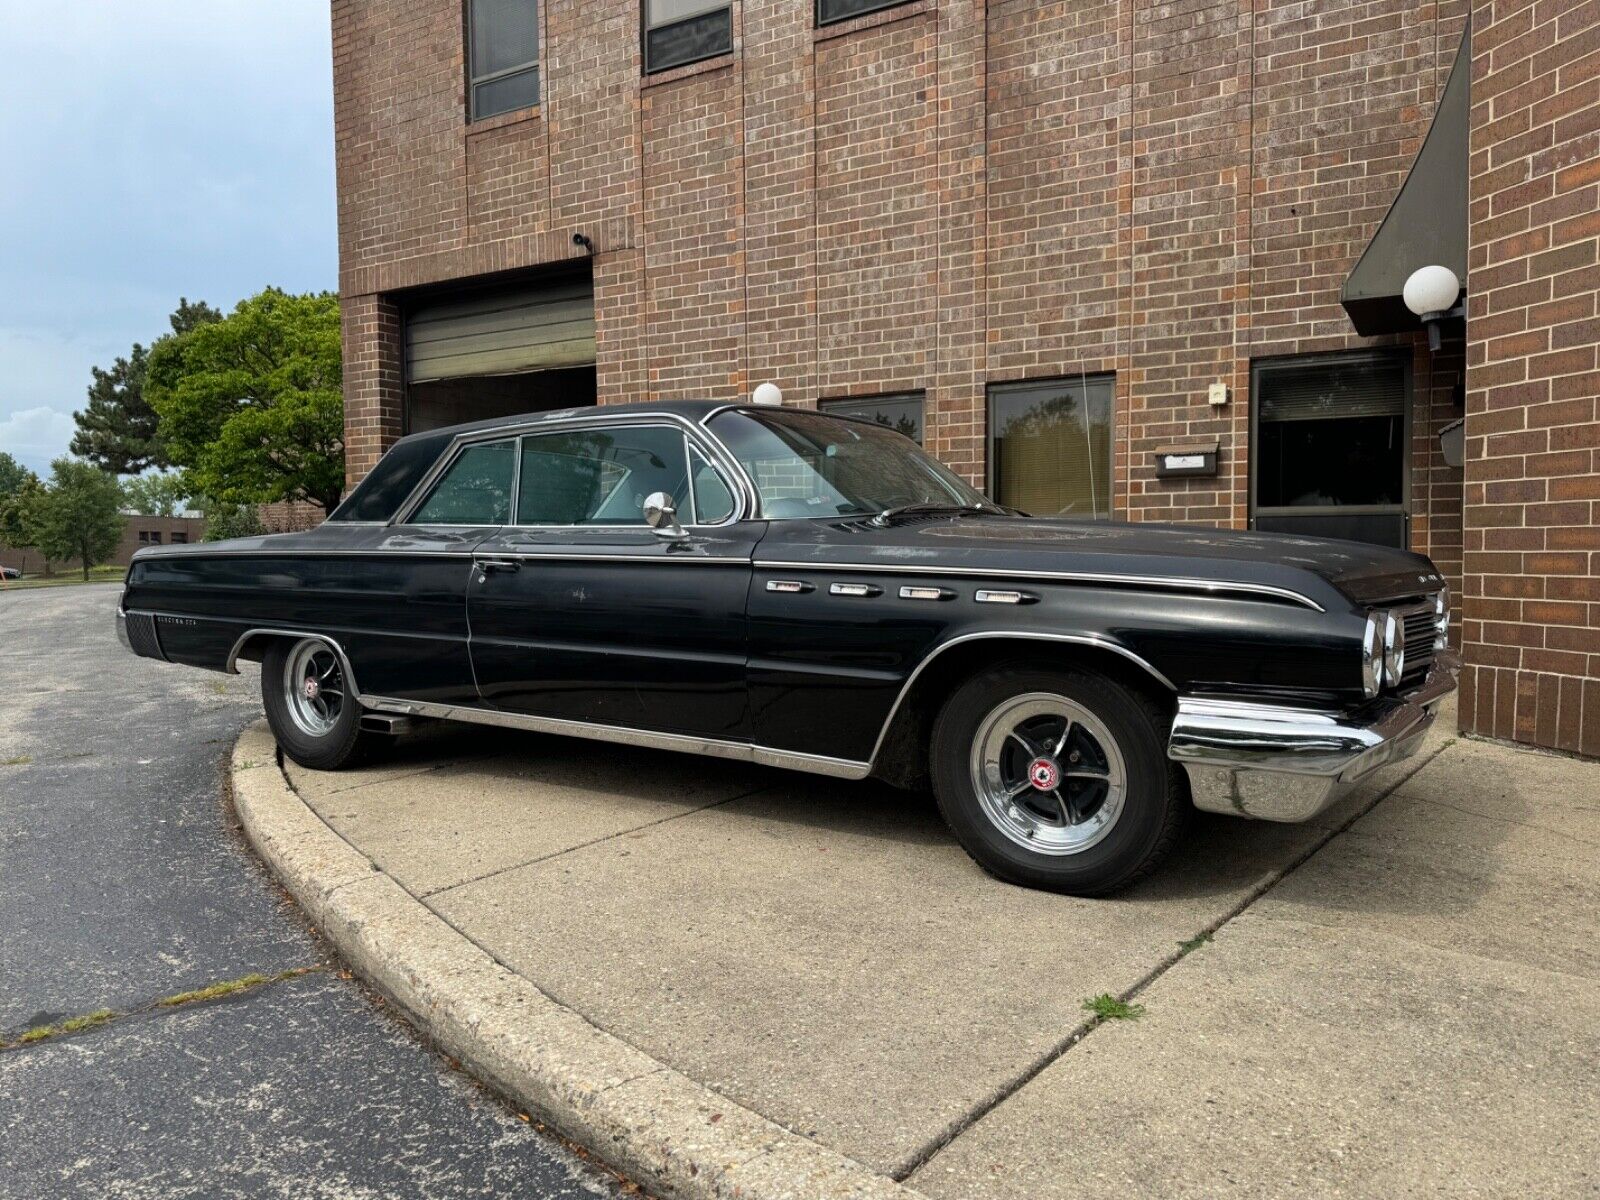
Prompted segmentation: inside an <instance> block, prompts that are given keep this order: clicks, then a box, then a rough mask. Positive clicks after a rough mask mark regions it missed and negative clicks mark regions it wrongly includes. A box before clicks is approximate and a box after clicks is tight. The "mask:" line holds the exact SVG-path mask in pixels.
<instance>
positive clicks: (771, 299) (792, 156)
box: [334, 0, 1468, 525]
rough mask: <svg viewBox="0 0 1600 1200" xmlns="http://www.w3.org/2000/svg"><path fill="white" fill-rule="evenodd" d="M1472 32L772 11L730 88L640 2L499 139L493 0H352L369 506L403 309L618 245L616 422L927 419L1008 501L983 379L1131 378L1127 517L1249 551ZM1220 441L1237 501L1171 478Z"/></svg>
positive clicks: (1442, 23)
mask: <svg viewBox="0 0 1600 1200" xmlns="http://www.w3.org/2000/svg"><path fill="white" fill-rule="evenodd" d="M1467 3H1468V0H1435V2H1433V3H1429V4H1426V5H1417V4H1414V3H1412V2H1411V0H1364V2H1358V0H1340V2H1337V3H1329V4H1324V5H1307V4H1305V3H1304V2H1303V0H1292V2H1291V0H1248V2H1247V0H1223V2H1219V0H1174V2H1171V3H1164V4H1159V5H1158V4H1155V3H1152V2H1150V0H1099V2H1087V3H1086V2H1083V0H1056V2H1054V3H1041V2H1039V0H988V2H987V3H982V2H978V0H913V2H912V3H909V4H905V5H902V6H900V7H897V8H894V9H890V10H887V11H885V12H881V13H876V14H870V15H868V16H866V17H862V18H858V19H857V20H854V21H851V22H846V23H842V24H840V25H836V26H832V27H829V28H826V29H821V30H819V29H815V28H813V24H812V9H811V5H810V4H809V3H807V2H806V0H773V2H771V3H765V4H759V5H757V4H746V3H743V2H740V3H735V4H734V6H733V18H734V40H735V53H734V55H733V56H732V57H731V58H728V59H720V60H715V61H713V62H710V63H704V64H696V65H693V66H690V67H686V68H680V69H679V70H677V71H674V72H669V73H667V74H665V75H660V76H655V77H652V78H650V79H648V80H642V79H641V78H640V75H639V52H638V36H637V30H638V26H637V19H638V8H637V2H636V0H590V2H587V3H583V4H579V3H577V0H550V2H549V3H547V4H546V5H545V9H544V14H543V16H544V28H543V38H544V47H543V62H544V77H543V101H542V103H541V104H540V105H539V106H538V107H537V108H535V109H531V110H528V111H525V112H522V113H514V114H506V115H504V116H501V117H496V118H493V119H491V120H489V121H486V122H479V123H476V124H472V125H469V124H468V123H467V122H466V119H465V86H464V73H465V63H464V59H463V47H462V39H461V29H460V23H461V10H460V5H459V3H457V0H394V2H391V3H385V4H378V3H376V0H335V3H334V48H335V55H334V66H335V87H336V93H337V98H338V99H337V104H336V120H337V125H338V153H339V164H340V194H341V202H340V214H341V220H340V240H341V256H342V270H341V279H342V290H343V293H344V296H345V304H346V309H347V311H346V332H347V338H348V339H349V341H350V343H351V345H350V353H351V358H352V365H353V368H354V369H353V370H352V371H351V373H350V374H351V382H350V384H349V390H350V396H351V399H352V406H351V408H352V416H351V420H352V443H353V444H352V448H351V454H350V463H351V474H352V477H354V476H358V475H360V474H361V473H363V472H364V471H365V470H366V469H367V468H368V467H369V466H370V464H371V462H372V461H374V460H375V457H376V455H377V454H378V453H379V452H381V449H382V448H383V447H384V446H385V445H387V444H388V442H389V441H390V440H392V439H393V438H394V437H395V436H397V435H398V432H399V426H398V407H399V405H400V403H401V398H400V395H399V393H398V392H397V390H396V389H397V388H398V380H397V376H396V374H395V373H396V372H397V371H398V362H397V358H396V352H394V351H392V350H376V349H373V348H372V347H371V346H370V344H369V343H370V342H372V341H373V340H376V339H385V338H394V337H397V336H398V335H397V333H396V332H395V331H394V329H393V328H392V326H391V324H390V321H391V320H392V319H393V313H392V311H385V308H384V302H382V301H380V300H379V299H378V297H379V296H380V295H383V294H387V293H390V292H392V291H394V290H395V289H398V288H405V287H411V286H416V285H418V284H423V283H432V282H438V281H443V280H450V279H456V278H465V277H470V276H476V275H481V274H486V273H491V272H496V271H505V270H511V269H515V268H520V267H531V266H535V265H539V264H542V263H549V262H552V261H555V260H558V259H560V258H563V257H570V256H571V255H572V254H573V253H574V251H573V249H572V247H571V244H570V238H571V234H572V233H573V232H576V231H579V230H582V231H583V232H586V233H588V234H589V235H590V236H591V237H592V238H594V239H595V240H596V242H597V244H598V246H599V248H600V256H599V259H598V261H597V262H596V264H595V281H596V294H597V319H598V323H599V331H598V342H599V358H600V361H599V375H600V390H601V395H602V398H603V399H606V398H614V399H638V398H644V397H648V396H651V395H660V394H669V393H670V394H687V393H694V394H705V395H713V396H720V395H740V394H744V393H746V392H748V390H749V388H750V387H751V386H753V385H754V384H755V383H758V382H761V381H763V380H766V379H774V380H776V381H777V382H779V383H780V384H781V385H782V386H783V387H784V388H785V391H786V393H787V394H788V395H789V396H790V397H791V398H792V399H793V400H794V401H796V402H800V403H807V402H812V401H814V400H815V399H817V398H819V397H820V398H827V397H834V396H847V395H865V394H871V393H875V392H883V391H894V390H905V389H924V390H926V391H927V393H928V413H927V424H928V444H929V445H930V447H931V448H933V449H934V451H935V452H936V453H938V454H939V455H940V456H941V457H943V458H945V459H946V460H947V461H949V462H951V463H952V464H953V465H954V466H956V467H957V468H958V469H959V470H961V471H962V472H963V473H965V474H966V475H968V477H970V478H972V479H974V480H980V481H981V480H982V478H983V475H984V468H985V464H984V461H983V457H984V426H985V421H984V410H985V398H984V387H985V384H987V383H989V382H999V381H1005V380H1013V379H1021V378H1030V377H1046V376H1051V375H1069V374H1076V373H1079V372H1100V371H1115V372H1116V375H1117V394H1118V406H1119V412H1118V423H1117V431H1118V437H1117V447H1116V452H1117V464H1118V466H1117V480H1116V493H1117V510H1118V511H1119V512H1120V513H1124V514H1127V515H1131V516H1135V517H1151V518H1155V517H1164V518H1175V519H1183V520H1192V521H1205V522H1212V523H1219V524H1232V525H1242V524H1244V523H1245V521H1246V519H1247V515H1248V514H1247V507H1246V491H1245V483H1246V480H1247V478H1248V461H1247V429H1248V404H1247V396H1248V378H1249V361H1250V359H1251V357H1252V356H1256V355H1261V354H1269V353H1270V354H1281V353H1293V352H1298V351H1302V350H1313V349H1316V350H1325V349H1330V348H1336V347H1340V346H1353V345H1357V344H1361V343H1360V340H1359V339H1357V338H1355V337H1354V336H1353V335H1352V334H1351V333H1350V331H1349V326H1348V323H1347V322H1346V321H1345V320H1344V318H1343V315H1342V313H1341V312H1340V310H1339V309H1338V306H1337V293H1338V284H1339V282H1340V280H1341V279H1342V278H1343V275H1344V272H1345V271H1346V270H1347V269H1348V267H1349V265H1350V264H1351V263H1352V262H1353V261H1354V258H1355V257H1356V255H1357V254H1359V252H1360V250H1361V248H1362V247H1363V246H1364V244H1365V241H1366V239H1367V237H1368V236H1369V235H1370V233H1371V231H1372V229H1373V228H1374V227H1375V225H1376V223H1377V221H1378V220H1379V219H1380V218H1381V216H1382V214H1383V211H1384V209H1385V208H1386V206H1387V204H1388V201H1389V199H1390V198H1392V196H1393V193H1394V191H1395V189H1396V188H1397V187H1398V186H1399V183H1400V180H1401V179H1402V178H1403V176H1404V173H1405V170H1406V168H1407V167H1408V166H1409V163H1410V160H1411V156H1412V155H1413V154H1414V153H1415V150H1416V147H1417V146H1418V145H1419V144H1420V141H1421V138H1422V136H1423V134H1424V133H1425V132H1426V129H1427V126H1428V122H1429V120H1430V119H1431V116H1432V108H1433V103H1434V100H1435V96H1436V94H1437V91H1438V88H1439V87H1440V86H1442V81H1443V79H1444V75H1445V72H1446V71H1447V70H1448V66H1449V61H1450V55H1451V54H1452V53H1453V51H1454V48H1455V45H1456V42H1457V40H1458V39H1459V36H1460V31H1461V24H1462V22H1463V21H1464V19H1465V15H1466V6H1467ZM1218 379H1220V380H1222V381H1224V382H1227V383H1229V384H1231V385H1232V387H1233V390H1234V396H1235V397H1236V399H1235V402H1234V403H1233V405H1232V406H1230V407H1229V408H1226V409H1223V410H1221V411H1220V412H1217V411H1214V410H1212V409H1210V408H1209V407H1208V406H1207V405H1206V404H1205V403H1204V396H1205V390H1206V387H1207V385H1208V384H1209V383H1211V382H1212V381H1213V380H1218ZM1189 434H1195V435H1212V436H1217V437H1218V438H1219V439H1220V440H1221V441H1222V443H1223V447H1224V448H1223V455H1222V459H1223V463H1224V470H1225V474H1224V476H1223V477H1222V478H1220V479H1217V480H1187V481H1181V482H1177V481H1159V482H1158V481H1157V480H1156V479H1155V478H1154V467H1153V461H1152V454H1151V452H1152V451H1153V449H1154V447H1156V446H1157V445H1159V444H1162V443H1165V442H1170V441H1172V440H1174V439H1175V438H1177V437H1182V436H1184V435H1189Z"/></svg>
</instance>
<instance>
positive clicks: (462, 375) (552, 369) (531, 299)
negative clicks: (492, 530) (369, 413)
mask: <svg viewBox="0 0 1600 1200" xmlns="http://www.w3.org/2000/svg"><path fill="white" fill-rule="evenodd" d="M594 364H595V346H594V283H593V278H592V276H591V274H590V273H589V270H588V268H587V264H585V267H584V269H583V271H582V273H581V274H576V273H565V274H561V275H556V276H548V275H547V276H545V277H543V278H541V279H538V280H536V281H525V282H522V283H519V284H515V285H505V284H501V285H496V286H490V287H483V286H479V287H472V288H461V289H455V290H453V291H451V292H449V293H447V294H440V293H434V294H433V295H430V296H428V297H427V298H426V299H425V300H421V301H419V302H417V303H416V304H415V305H413V306H411V307H410V309H409V310H408V312H407V315H406V429H407V431H408V432H411V433H421V432H423V431H425V430H429V429H439V428H442V427H443V426H446V425H457V424H460V423H462V422H465V421H481V420H485V419H488V418H490V417H503V416H515V415H517V414H519V413H526V412H547V411H549V410H552V409H560V408H575V407H579V406H582V405H589V404H594V403H595V401H596V399H597V397H596V387H595V365H594Z"/></svg>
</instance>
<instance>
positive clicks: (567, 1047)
mask: <svg viewBox="0 0 1600 1200" xmlns="http://www.w3.org/2000/svg"><path fill="white" fill-rule="evenodd" d="M232 778H233V794H234V803H235V806H236V807H237V809H238V812H239V818H240V820H241V821H242V822H243V823H244V829H245V833H246V835H247V836H248V837H249V839H250V841H251V843H252V844H253V845H254V846H255V848H256V850H257V851H258V852H259V853H260V855H261V856H262V858H264V859H265V860H266V862H267V864H268V866H270V867H271V868H272V871H273V873H274V874H276V875H277V876H278V878H279V879H281V880H282V881H283V883H284V885H285V886H286V887H287V888H288V889H289V891H290V892H291V893H292V894H293V895H294V897H295V898H296V899H297V900H298V901H299V902H300V904H301V905H302V906H303V907H304V908H305V910H306V911H307V912H308V913H309V914H310V916H311V918H312V920H313V921H314V922H315V923H316V924H317V925H318V927H319V928H320V929H321V930H322V932H323V934H324V935H326V936H327V938H328V940H329V941H331V942H332V943H333V944H334V945H335V946H336V947H337V948H338V949H339V952H340V953H341V954H342V955H343V956H344V957H345V958H346V959H347V960H348V961H349V963H350V965H351V967H352V968H353V969H354V970H355V971H356V973H357V974H359V975H360V976H361V977H362V978H363V979H365V980H366V981H367V982H368V983H370V984H371V985H372V986H374V987H376V988H377V989H378V990H379V991H380V992H382V993H383V994H384V995H386V996H388V997H389V998H390V999H392V1000H393V1001H394V1002H395V1003H397V1004H398V1005H400V1007H401V1008H402V1009H404V1010H405V1012H406V1013H407V1014H409V1015H410V1017H411V1018H412V1019H413V1020H414V1021H415V1022H416V1023H417V1024H418V1025H419V1026H420V1027H421V1028H423V1029H424V1030H426V1031H427V1033H428V1034H429V1036H430V1037H432V1038H433V1039H434V1040H435V1041H436V1042H437V1043H438V1044H439V1045H440V1046H441V1047H443V1048H444V1049H445V1050H446V1051H448V1052H449V1053H450V1054H451V1055H452V1056H454V1057H455V1058H457V1059H458V1060H460V1062H461V1063H462V1064H463V1065H464V1066H465V1067H467V1069H468V1070H470V1071H472V1072H473V1073H474V1074H475V1075H477V1076H478V1077H479V1078H481V1079H483V1080H485V1081H486V1082H488V1083H490V1084H492V1085H493V1086H494V1087H496V1088H498V1089H499V1090H501V1091H502V1092H504V1093H505V1094H506V1095H508V1096H511V1097H513V1098H514V1099H515V1100H516V1101H517V1102H518V1103H519V1104H521V1105H523V1106H525V1107H526V1108H527V1110H528V1111H529V1112H531V1113H533V1114H536V1115H537V1116H538V1117H539V1118H540V1119H541V1120H543V1121H545V1122H547V1123H548V1124H549V1125H551V1126H552V1127H554V1128H556V1129H559V1130H560V1131H561V1132H562V1133H563V1134H565V1135H566V1136H567V1137H569V1138H571V1139H572V1140H573V1141H575V1142H578V1143H579V1144H580V1145H583V1146H586V1147H588V1148H589V1149H590V1150H592V1151H594V1153H595V1154H597V1155H598V1156H599V1157H600V1158H601V1159H603V1160H604V1161H605V1162H607V1163H609V1164H611V1165H612V1166H613V1167H615V1168H616V1169H617V1170H619V1171H621V1172H623V1173H624V1174H626V1175H628V1176H629V1177H630V1178H632V1179H635V1180H637V1181H638V1182H640V1183H641V1184H644V1185H645V1186H646V1187H647V1188H649V1189H650V1190H651V1191H652V1192H655V1193H656V1194H658V1195H660V1196H663V1197H673V1198H678V1197H681V1198H684V1200H922V1194H921V1193H920V1192H916V1191H913V1190H912V1189H910V1188H907V1187H905V1186H904V1185H902V1184H899V1183H896V1182H895V1181H894V1180H892V1179H890V1178H888V1177H887V1176H884V1175H879V1174H877V1173H876V1172H874V1171H872V1170H871V1169H869V1168H868V1167H865V1166H863V1165H862V1164H861V1163H859V1162H856V1161H855V1160H854V1159H851V1158H847V1157H845V1156H844V1155H842V1154H838V1153H836V1152H835V1151H832V1150H829V1149H827V1148H825V1147H823V1146H820V1145H818V1144H817V1143H816V1142H813V1141H811V1140H810V1139H809V1138H805V1137H802V1136H800V1135H799V1134H795V1133H791V1132H790V1131H789V1130H787V1129H784V1128H782V1127H781V1126H779V1125H776V1124H774V1123H773V1122H771V1121H769V1120H767V1119H766V1118H765V1117H763V1116H760V1115H759V1114H757V1113H754V1112H751V1111H749V1110H748V1109H745V1108H741V1107H740V1106H739V1105H737V1104H735V1103H733V1102H732V1101H731V1100H728V1099H726V1098H724V1097H722V1096H719V1095H717V1094H716V1093H715V1092H712V1091H710V1090H709V1089H707V1088H705V1087H702V1086H701V1085H700V1084H698V1083H696V1082H694V1080H692V1079H690V1078H688V1077H687V1076H685V1075H681V1074H679V1073H678V1072H677V1071H674V1070H673V1069H672V1068H670V1067H668V1066H666V1065H664V1064H662V1063H660V1062H657V1061H656V1060H655V1059H653V1058H651V1057H649V1056H648V1055H647V1054H644V1053H642V1052H641V1051H639V1050H636V1049H634V1048H633V1047H632V1046H629V1045H627V1044H626V1043H624V1042H622V1041H620V1040H619V1039H617V1038H615V1037H612V1036H611V1035H610V1034H608V1033H606V1032H604V1031H603V1030H600V1029H597V1028H596V1027H595V1026H593V1025H591V1024H590V1023H589V1022H588V1021H586V1020H585V1019H584V1018H583V1017H582V1016H580V1015H579V1014H578V1013H575V1012H573V1011H572V1010H571V1009H568V1008H565V1007H563V1006H562V1005H560V1004H557V1003H556V1002H555V1001H554V1000H552V999H551V998H550V997H548V996H546V995H545V994H544V993H543V992H541V991H540V990H539V989H538V988H536V987H534V986H533V984H531V983H529V982H528V981H527V980H525V979H523V978H522V977H521V976H519V975H516V974H514V973H513V972H511V971H509V970H507V969H506V968H505V967H502V966H501V965H500V964H499V963H497V962H495V961H494V959H492V958H491V957H490V956H489V955H488V954H486V953H485V952H484V951H482V950H481V949H479V948H478V947H477V946H475V945H473V944H472V943H471V942H470V941H468V940H467V939H466V938H465V937H463V936H462V935H461V934H459V933H457V932H456V931H455V930H454V929H452V928H451V927H450V926H449V925H447V924H446V923H445V922H444V921H443V920H442V919H440V918H439V917H438V916H436V915H435V914H434V913H433V911H432V910H431V909H429V908H428V907H427V906H426V905H424V904H423V903H422V902H421V901H419V900H417V899H415V898H414V897H412V896H411V895H410V894H409V893H407V892H406V891H405V890H404V889H403V888H402V887H401V886H400V885H399V884H398V883H396V882H395V881H394V880H393V879H391V878H390V877H389V876H388V875H386V874H384V873H383V872H382V871H381V870H380V869H379V868H378V867H377V866H376V865H374V864H373V863H372V862H371V861H370V860H369V859H368V858H366V857H365V856H364V855H362V854H361V853H360V852H358V851H357V850H356V849H355V848H354V847H352V846H351V845H350V844H349V843H348V842H346V841H345V840H344V839H343V838H342V837H340V836H339V835H338V834H337V833H335V832H334V831H333V830H332V829H331V828H329V827H328V825H327V824H325V823H324V822H323V820H322V818H320V817H319V816H317V814H316V813H314V812H313V811H312V810H311V809H310V807H309V806H307V804H306V803H305V801H303V800H302V799H300V797H299V796H298V795H297V794H296V793H295V791H294V789H293V788H292V787H291V786H290V785H289V781H288V780H287V779H286V778H285V777H284V774H283V771H282V770H281V769H280V767H279V766H278V748H277V745H276V744H275V743H274V741H273V739H272V735H271V734H270V733H269V732H268V730H267V727H266V723H265V722H257V723H256V724H254V725H252V726H250V727H249V728H248V729H246V730H245V731H244V733H243V734H241V735H240V738H239V741H238V743H237V744H236V745H235V746H234V750H233V769H232Z"/></svg>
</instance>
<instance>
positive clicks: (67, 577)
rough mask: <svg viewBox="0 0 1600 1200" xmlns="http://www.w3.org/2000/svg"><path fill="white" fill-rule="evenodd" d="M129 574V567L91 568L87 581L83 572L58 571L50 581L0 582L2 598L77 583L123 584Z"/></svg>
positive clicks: (30, 578) (34, 577) (36, 578)
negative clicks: (33, 589)
mask: <svg viewBox="0 0 1600 1200" xmlns="http://www.w3.org/2000/svg"><path fill="white" fill-rule="evenodd" d="M127 573H128V568H127V567H117V566H109V567H90V568H89V578H88V579H87V580H86V579H84V577H83V572H82V571H81V570H77V571H57V572H56V574H55V575H54V576H53V577H52V578H50V579H45V578H44V577H43V576H40V575H29V576H28V577H27V578H26V579H7V580H5V581H3V582H0V596H3V595H5V594H6V593H7V592H19V591H26V590H27V589H29V588H47V587H71V586H72V585H73V584H75V583H121V582H122V578H123V576H124V575H126V574H127Z"/></svg>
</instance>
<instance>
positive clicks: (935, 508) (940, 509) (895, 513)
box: [872, 501, 1005, 529]
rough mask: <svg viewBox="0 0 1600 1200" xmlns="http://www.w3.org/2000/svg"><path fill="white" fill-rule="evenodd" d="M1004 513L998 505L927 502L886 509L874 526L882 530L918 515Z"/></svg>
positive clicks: (873, 522)
mask: <svg viewBox="0 0 1600 1200" xmlns="http://www.w3.org/2000/svg"><path fill="white" fill-rule="evenodd" d="M984 512H991V513H1004V512H1005V509H1003V508H1001V507H1000V506H999V505H998V504H989V503H987V502H985V503H982V504H931V503H928V502H926V501H924V502H922V503H920V504H901V505H897V506H896V507H894V508H886V509H884V510H883V511H882V512H880V513H878V514H877V515H876V516H875V517H873V518H872V524H874V525H876V526H878V527H879V528H880V529H881V528H883V527H884V526H885V525H887V524H888V523H889V522H890V521H892V520H894V519H895V518H896V517H905V516H912V515H915V514H917V513H953V514H955V515H957V516H963V515H970V514H972V513H984Z"/></svg>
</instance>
